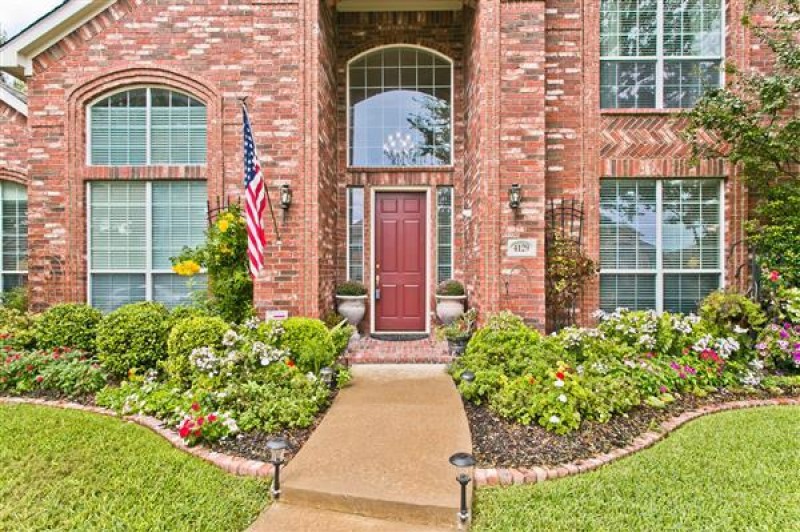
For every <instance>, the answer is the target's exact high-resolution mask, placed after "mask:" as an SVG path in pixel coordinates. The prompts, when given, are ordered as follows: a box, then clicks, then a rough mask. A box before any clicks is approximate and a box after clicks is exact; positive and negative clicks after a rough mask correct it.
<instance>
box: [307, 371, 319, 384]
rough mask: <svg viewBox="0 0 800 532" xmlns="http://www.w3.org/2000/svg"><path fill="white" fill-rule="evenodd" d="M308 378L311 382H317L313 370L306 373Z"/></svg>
mask: <svg viewBox="0 0 800 532" xmlns="http://www.w3.org/2000/svg"><path fill="white" fill-rule="evenodd" d="M306 379H308V380H309V382H317V376H316V375H314V372H313V371H309V372H308V373H306Z"/></svg>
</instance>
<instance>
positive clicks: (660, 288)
mask: <svg viewBox="0 0 800 532" xmlns="http://www.w3.org/2000/svg"><path fill="white" fill-rule="evenodd" d="M659 5H660V2H659ZM663 190H664V187H663V181H662V180H660V179H659V180H658V181H656V311H657V312H663V311H664V261H663V255H664V246H663V240H662V237H663V231H662V227H661V226H662V212H663V204H662V198H663V196H662V192H663Z"/></svg>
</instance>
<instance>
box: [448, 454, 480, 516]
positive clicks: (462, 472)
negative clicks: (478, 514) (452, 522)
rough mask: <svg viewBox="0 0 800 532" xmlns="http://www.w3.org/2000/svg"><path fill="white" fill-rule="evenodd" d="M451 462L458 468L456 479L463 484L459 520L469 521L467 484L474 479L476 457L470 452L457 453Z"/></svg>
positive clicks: (451, 458)
mask: <svg viewBox="0 0 800 532" xmlns="http://www.w3.org/2000/svg"><path fill="white" fill-rule="evenodd" d="M450 463H451V464H453V465H454V466H456V468H458V476H457V477H456V480H458V483H459V484H460V485H461V509H460V511H459V512H458V520H459V521H460V522H461V523H466V522H467V521H469V508H467V484H469V482H470V480H472V474H471V473H472V468H473V467H475V458H473V456H472V455H471V454H469V453H456V454H454V455H453V456H451V457H450Z"/></svg>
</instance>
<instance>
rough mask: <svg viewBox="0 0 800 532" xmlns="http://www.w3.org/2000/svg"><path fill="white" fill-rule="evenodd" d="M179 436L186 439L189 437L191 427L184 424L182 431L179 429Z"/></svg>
mask: <svg viewBox="0 0 800 532" xmlns="http://www.w3.org/2000/svg"><path fill="white" fill-rule="evenodd" d="M178 434H180V436H181V438H184V439H185V438H186V437H187V436H189V427H188V426H186V425H185V424H184V425H183V426H182V427H181V428H180V429H178Z"/></svg>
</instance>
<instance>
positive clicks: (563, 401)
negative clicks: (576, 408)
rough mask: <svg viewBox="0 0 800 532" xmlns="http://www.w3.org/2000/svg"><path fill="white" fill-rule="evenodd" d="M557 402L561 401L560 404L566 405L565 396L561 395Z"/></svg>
mask: <svg viewBox="0 0 800 532" xmlns="http://www.w3.org/2000/svg"><path fill="white" fill-rule="evenodd" d="M558 400H559V401H561V402H562V403H566V402H567V396H566V395H564V394H563V393H562V394H561V395H559V396H558Z"/></svg>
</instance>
